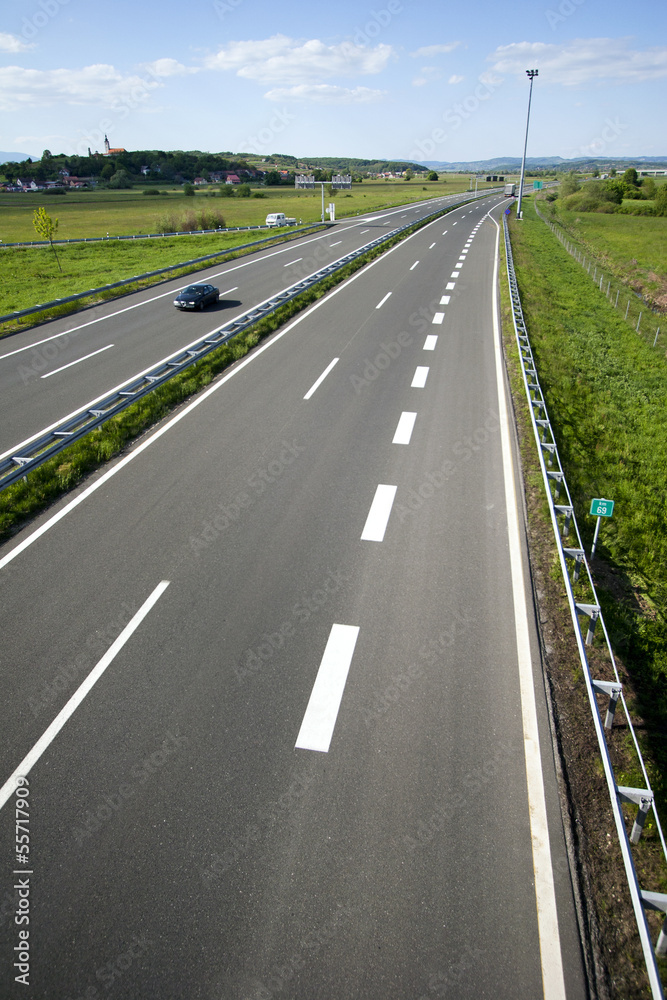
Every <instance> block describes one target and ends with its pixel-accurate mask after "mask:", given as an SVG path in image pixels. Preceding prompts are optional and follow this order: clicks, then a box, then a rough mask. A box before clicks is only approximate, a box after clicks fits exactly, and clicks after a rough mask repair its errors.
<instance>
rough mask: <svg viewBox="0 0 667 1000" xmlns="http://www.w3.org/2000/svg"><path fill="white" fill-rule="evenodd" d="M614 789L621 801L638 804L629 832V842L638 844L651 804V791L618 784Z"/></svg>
mask: <svg viewBox="0 0 667 1000" xmlns="http://www.w3.org/2000/svg"><path fill="white" fill-rule="evenodd" d="M616 791H617V792H618V797H619V799H620V800H621V802H629V803H633V804H634V805H636V806H639V808H638V810H637V818H636V819H635V821H634V824H633V826H632V833H631V834H630V843H631V844H638V843H639V838H640V837H641V835H642V830H643V829H644V823H645V822H646V817H647V816H648V811H649V809H650V808H651V806H652V805H653V792H649V791H648V789H647V788H626V787H625V786H623V785H619V786H618V788H617V789H616Z"/></svg>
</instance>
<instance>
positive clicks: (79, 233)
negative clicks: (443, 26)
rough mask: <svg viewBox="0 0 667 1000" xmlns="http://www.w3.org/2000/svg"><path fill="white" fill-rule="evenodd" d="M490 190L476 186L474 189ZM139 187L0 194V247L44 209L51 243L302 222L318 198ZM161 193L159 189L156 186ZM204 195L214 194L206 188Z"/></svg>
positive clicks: (317, 210)
mask: <svg viewBox="0 0 667 1000" xmlns="http://www.w3.org/2000/svg"><path fill="white" fill-rule="evenodd" d="M469 184H470V178H469V177H468V175H459V174H451V175H448V176H447V178H446V180H445V181H429V182H424V183H421V182H418V181H415V180H411V181H364V182H363V184H354V185H353V186H352V190H351V191H335V192H333V194H332V195H331V196H329V195H328V193H327V189H326V188H325V191H324V202H325V206H327V205H328V204H329V202H334V204H335V205H336V217H337V218H339V219H340V218H343V217H345V216H350V215H360V214H363V213H365V212H374V211H377V210H378V209H381V208H387V207H389V206H392V205H402V204H404V203H410V202H413V201H422V200H423V199H424V198H435V197H438V196H439V195H440V196H442V195H445V194H456V193H457V192H460V191H467V190H468V187H469ZM492 186H496V187H497V185H491V184H488V185H487V184H486V183H484V184H482V185H479V190H480V191H483V190H484V189H485V188H487V187H492ZM143 190H145V189H144V188H140V187H138V186H137V187H135V188H133V189H131V190H128V191H122V190H121V191H111V190H99V191H72V192H68V193H67V194H66V195H63V196H58V197H56V196H53V195H45V194H44V193H43V192H35V193H34V194H32V193H30V194H21V193H19V192H10V193H3V194H0V239H1V240H2V242H4V243H16V242H18V241H21V240H36V239H38V237H37V235H36V233H35V231H34V229H33V226H32V214H33V212H34V210H35V209H36V208H38V207H39V206H42V205H43V206H44V207H45V208H46V211H47V212H48V213H49V215H50V216H51V217H52V218H57V219H58V220H59V225H58V233H57V239H75V238H81V237H85V236H97V237H104V236H106V235H107V233H108V234H109V235H110V236H126V235H134V234H141V233H152V232H156V229H157V225H158V221H159V219H160V217H161V216H163V215H165V214H167V213H172V212H174V213H177V214H178V213H180V212H186V211H193V210H194V211H196V210H197V209H198V208H200V207H201V208H205V209H214V210H216V211H220V212H222V213H223V215H224V217H225V223H226V225H227V226H256V225H263V224H264V220H265V218H266V216H267V215H268V213H269V212H284V213H285V214H286V215H288V216H293V217H294V218H296V219H302V220H303V221H304V222H317V221H319V220H320V219H321V214H322V195H321V189H320V187H319V186H318V187H317V188H316V189H315V190H313V191H296V190H295V189H294V188H289V187H279V188H275V187H274V188H253V189H252V192H253V194H255V193H257V194H263V195H264V197H262V198H254V197H250V198H239V197H233V198H222V197H219V196H218V195H217V194H216V196H215V197H212V196H211V195H212V193H211V192H206V191H198V192H197V193H196V194H195V196H194V197H187V196H185V195H184V194H183V190H182V188H175V189H174V188H171V189H168V190H167V194H165V195H160V196H155V197H147V196H145V195H144V194H143ZM160 190H164V188H162V189H160ZM212 192H217V188H216V187H215V185H212Z"/></svg>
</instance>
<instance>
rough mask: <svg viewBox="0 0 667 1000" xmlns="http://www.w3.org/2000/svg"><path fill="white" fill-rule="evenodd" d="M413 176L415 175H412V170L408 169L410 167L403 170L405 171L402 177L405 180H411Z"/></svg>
mask: <svg viewBox="0 0 667 1000" xmlns="http://www.w3.org/2000/svg"><path fill="white" fill-rule="evenodd" d="M414 176H415V175H414V173H413V171H412V170H411V169H410V167H408V169H407V170H406V171H405V173H404V175H403V179H404V180H406V181H411V180H412V178H413V177H414Z"/></svg>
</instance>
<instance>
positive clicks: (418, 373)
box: [410, 365, 428, 389]
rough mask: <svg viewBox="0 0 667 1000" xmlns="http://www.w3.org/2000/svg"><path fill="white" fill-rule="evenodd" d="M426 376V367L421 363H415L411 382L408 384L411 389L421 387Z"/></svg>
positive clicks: (424, 383) (424, 382)
mask: <svg viewBox="0 0 667 1000" xmlns="http://www.w3.org/2000/svg"><path fill="white" fill-rule="evenodd" d="M427 378H428V368H424V366H423V365H417V367H416V368H415V373H414V375H413V377H412V382H411V384H410V388H411V389H423V388H424V386H425V385H426V379H427Z"/></svg>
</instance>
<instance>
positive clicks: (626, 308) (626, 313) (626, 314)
mask: <svg viewBox="0 0 667 1000" xmlns="http://www.w3.org/2000/svg"><path fill="white" fill-rule="evenodd" d="M629 309H630V299H628V304H627V306H626V307H625V318H626V319H627V318H628V311H629Z"/></svg>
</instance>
